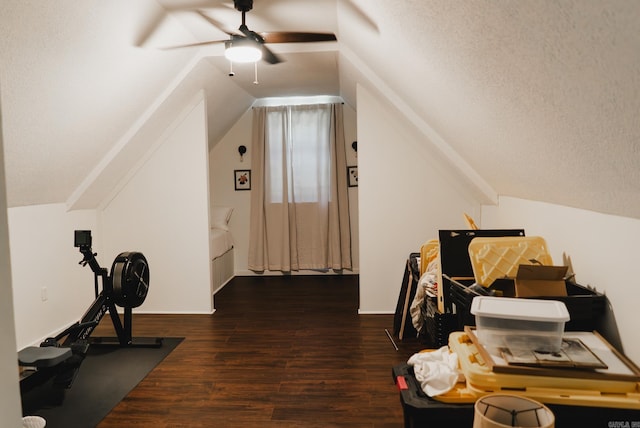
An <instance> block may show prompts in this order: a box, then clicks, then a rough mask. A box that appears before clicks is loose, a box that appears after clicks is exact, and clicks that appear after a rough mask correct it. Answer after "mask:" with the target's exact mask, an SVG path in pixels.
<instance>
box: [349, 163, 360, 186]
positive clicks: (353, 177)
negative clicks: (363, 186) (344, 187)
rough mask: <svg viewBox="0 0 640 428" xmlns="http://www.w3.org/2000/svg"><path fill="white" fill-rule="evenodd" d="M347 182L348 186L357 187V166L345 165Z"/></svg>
mask: <svg viewBox="0 0 640 428" xmlns="http://www.w3.org/2000/svg"><path fill="white" fill-rule="evenodd" d="M347 183H348V184H349V187H358V167H357V166H348V167H347Z"/></svg>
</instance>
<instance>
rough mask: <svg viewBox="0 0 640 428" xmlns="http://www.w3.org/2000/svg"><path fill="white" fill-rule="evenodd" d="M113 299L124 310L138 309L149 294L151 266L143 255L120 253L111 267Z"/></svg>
mask: <svg viewBox="0 0 640 428" xmlns="http://www.w3.org/2000/svg"><path fill="white" fill-rule="evenodd" d="M111 280H112V283H113V299H114V302H115V304H116V305H118V306H121V307H123V308H137V307H138V306H140V305H141V304H142V303H143V302H144V299H145V298H146V297H147V293H148V292H149V265H148V264H147V259H146V258H145V257H144V255H143V254H142V253H137V252H126V253H120V254H119V255H118V257H116V259H115V260H114V261H113V265H112V266H111Z"/></svg>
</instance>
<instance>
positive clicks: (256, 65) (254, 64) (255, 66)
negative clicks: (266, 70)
mask: <svg viewBox="0 0 640 428" xmlns="http://www.w3.org/2000/svg"><path fill="white" fill-rule="evenodd" d="M253 67H254V68H253V70H254V76H255V78H254V80H253V84H254V85H257V84H258V61H256V62H254V63H253Z"/></svg>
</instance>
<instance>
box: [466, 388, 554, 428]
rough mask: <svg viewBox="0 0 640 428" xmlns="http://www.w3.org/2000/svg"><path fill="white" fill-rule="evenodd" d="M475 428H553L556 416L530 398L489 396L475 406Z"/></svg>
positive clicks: (505, 395) (500, 395)
mask: <svg viewBox="0 0 640 428" xmlns="http://www.w3.org/2000/svg"><path fill="white" fill-rule="evenodd" d="M474 410H475V412H474V417H473V428H507V427H541V428H553V427H554V426H555V416H554V415H553V413H552V412H551V410H549V408H548V407H547V406H545V405H544V404H542V403H539V402H538V401H535V400H532V399H530V398H528V397H523V396H516V395H508V394H489V395H485V396H484V397H482V398H480V399H478V401H476V404H475V406H474Z"/></svg>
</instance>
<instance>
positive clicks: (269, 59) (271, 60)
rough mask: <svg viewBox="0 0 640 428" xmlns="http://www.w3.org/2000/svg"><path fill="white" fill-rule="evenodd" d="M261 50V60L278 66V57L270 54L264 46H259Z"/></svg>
mask: <svg viewBox="0 0 640 428" xmlns="http://www.w3.org/2000/svg"><path fill="white" fill-rule="evenodd" d="M261 48H262V60H263V61H266V62H268V63H269V64H279V63H281V62H282V59H280V57H279V56H277V55H276V54H274V53H273V52H271V50H270V49H269V48H268V47H266V46H265V45H261Z"/></svg>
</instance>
